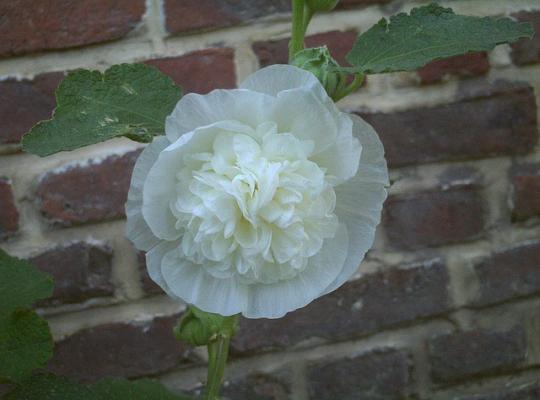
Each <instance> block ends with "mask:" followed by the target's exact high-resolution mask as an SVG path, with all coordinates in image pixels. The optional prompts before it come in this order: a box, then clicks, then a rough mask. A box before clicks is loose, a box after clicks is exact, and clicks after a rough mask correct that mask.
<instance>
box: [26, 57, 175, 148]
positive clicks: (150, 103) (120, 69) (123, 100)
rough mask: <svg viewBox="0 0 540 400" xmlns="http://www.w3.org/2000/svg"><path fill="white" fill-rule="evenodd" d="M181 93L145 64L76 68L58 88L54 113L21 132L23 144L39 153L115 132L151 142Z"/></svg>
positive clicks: (75, 145) (86, 142) (79, 144)
mask: <svg viewBox="0 0 540 400" xmlns="http://www.w3.org/2000/svg"><path fill="white" fill-rule="evenodd" d="M180 97H182V91H181V89H180V88H179V87H178V86H176V85H175V84H174V83H173V81H172V80H171V79H170V78H169V77H167V76H166V75H164V74H162V73H161V72H159V71H158V70H157V69H155V68H154V67H151V66H148V65H145V64H120V65H115V66H113V67H111V68H109V69H108V70H107V71H105V73H101V72H98V71H88V70H77V71H74V72H72V73H70V74H68V76H67V77H66V78H65V79H64V81H63V82H62V83H61V84H60V86H59V88H58V90H57V92H56V104H57V107H56V110H55V112H54V116H53V118H52V119H50V120H48V121H42V122H40V123H38V124H37V125H36V126H34V127H33V128H32V129H31V130H30V132H28V133H27V134H26V135H24V137H23V140H22V145H23V149H24V150H25V151H27V152H29V153H33V154H37V155H39V156H46V155H49V154H54V153H57V152H59V151H62V150H74V149H77V148H79V147H83V146H87V145H91V144H94V143H99V142H103V141H105V140H108V139H112V138H114V137H118V136H126V137H129V138H130V139H133V140H136V141H140V142H149V141H151V140H152V137H153V136H156V135H161V134H163V131H164V126H165V118H166V117H167V116H168V115H169V114H170V113H171V112H172V110H173V108H174V106H175V105H176V103H177V102H178V100H180Z"/></svg>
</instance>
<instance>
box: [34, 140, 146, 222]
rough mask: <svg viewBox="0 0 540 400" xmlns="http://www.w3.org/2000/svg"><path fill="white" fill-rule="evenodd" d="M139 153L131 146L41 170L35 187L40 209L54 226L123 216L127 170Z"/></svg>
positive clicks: (128, 176)
mask: <svg viewBox="0 0 540 400" xmlns="http://www.w3.org/2000/svg"><path fill="white" fill-rule="evenodd" d="M139 154H140V150H135V151H132V152H129V153H126V154H124V155H121V156H117V155H114V156H109V157H107V158H105V159H104V160H100V161H90V162H89V163H87V164H83V165H74V166H69V167H67V168H61V169H59V170H56V171H51V172H49V173H47V174H45V175H44V176H43V177H42V178H41V180H40V182H39V184H38V187H37V191H36V194H37V198H38V200H39V206H40V211H41V213H42V214H43V216H44V217H45V219H47V220H48V221H49V222H50V223H52V224H53V225H58V226H72V225H80V224H84V223H92V222H102V221H109V220H113V219H117V218H122V217H124V215H125V213H124V203H125V202H126V198H127V192H128V189H129V183H130V179H131V172H132V170H133V165H134V164H135V161H136V159H137V157H138V156H139Z"/></svg>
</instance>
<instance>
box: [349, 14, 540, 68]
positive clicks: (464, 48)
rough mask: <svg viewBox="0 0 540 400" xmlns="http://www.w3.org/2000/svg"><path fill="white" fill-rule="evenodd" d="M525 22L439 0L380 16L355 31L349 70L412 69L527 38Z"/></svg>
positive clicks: (531, 31)
mask: <svg viewBox="0 0 540 400" xmlns="http://www.w3.org/2000/svg"><path fill="white" fill-rule="evenodd" d="M532 35H533V29H532V27H531V25H530V24H529V23H518V22H515V21H513V20H511V19H509V18H494V17H470V16H463V15H456V14H454V12H453V11H452V10H451V9H450V8H443V7H440V6H438V5H437V4H430V5H428V6H424V7H420V8H414V9H413V10H412V11H411V14H410V15H407V14H405V13H401V14H398V15H396V16H393V17H391V18H390V22H387V21H386V20H385V19H382V20H380V21H379V22H378V23H377V24H376V25H375V26H373V27H371V28H370V29H369V30H368V31H366V32H365V33H363V34H361V35H359V36H358V38H357V39H356V43H355V44H354V46H353V49H352V50H351V52H350V53H349V54H348V55H347V61H349V63H351V65H353V67H351V68H344V70H346V71H349V72H357V73H358V72H359V73H364V74H377V73H381V72H395V71H410V70H415V69H417V68H419V67H422V66H423V65H425V64H427V63H428V62H430V61H433V60H436V59H439V58H445V57H451V56H455V55H459V54H465V53H468V52H474V51H489V50H491V49H493V48H494V47H495V46H496V45H498V44H502V43H511V42H515V41H516V40H518V39H520V38H531V37H532Z"/></svg>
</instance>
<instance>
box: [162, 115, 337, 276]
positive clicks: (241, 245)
mask: <svg viewBox="0 0 540 400" xmlns="http://www.w3.org/2000/svg"><path fill="white" fill-rule="evenodd" d="M312 150H313V144H312V143H311V142H310V141H301V140H299V139H297V138H296V137H294V136H292V135H290V134H288V133H277V128H276V125H275V124H274V123H270V122H268V123H263V124H261V125H259V126H258V127H257V128H256V129H250V130H247V131H243V132H241V133H240V132H229V131H222V132H220V133H219V134H217V136H216V137H215V139H214V141H213V145H212V151H210V152H204V153H198V154H191V155H190V156H189V159H188V160H185V163H184V165H185V166H184V168H183V169H182V170H181V171H180V172H179V173H178V174H177V188H176V189H177V198H176V199H175V201H173V202H171V205H170V206H171V210H172V212H173V214H174V215H175V217H176V218H177V222H176V227H177V229H180V230H182V231H183V236H182V246H181V251H182V252H183V254H184V256H185V257H186V258H188V259H189V260H191V261H192V262H194V263H197V264H201V266H203V267H204V268H206V269H207V271H208V272H209V273H211V274H212V275H214V276H216V277H230V276H231V275H234V274H236V275H238V276H239V277H240V278H241V279H242V280H243V281H245V282H247V283H254V282H263V283H272V282H277V281H279V280H284V279H290V278H292V277H294V276H296V275H297V274H298V273H299V272H301V271H302V270H303V269H304V268H305V267H306V265H307V259H308V258H309V257H311V256H313V255H315V254H316V253H317V252H318V251H319V250H320V249H321V247H322V245H323V241H324V239H326V238H329V237H333V236H334V235H335V232H336V230H337V225H338V222H337V217H336V216H335V215H334V207H335V193H334V190H333V188H332V186H331V185H330V184H329V183H328V182H327V180H326V178H325V172H324V171H323V170H322V169H321V168H319V166H318V165H317V164H315V163H314V162H312V161H310V160H309V159H308V156H309V154H310V153H311V151H312Z"/></svg>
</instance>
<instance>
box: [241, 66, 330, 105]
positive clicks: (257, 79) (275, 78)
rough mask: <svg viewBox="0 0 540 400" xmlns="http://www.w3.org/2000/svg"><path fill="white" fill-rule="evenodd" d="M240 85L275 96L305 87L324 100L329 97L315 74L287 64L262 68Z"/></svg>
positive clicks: (243, 87)
mask: <svg viewBox="0 0 540 400" xmlns="http://www.w3.org/2000/svg"><path fill="white" fill-rule="evenodd" d="M240 87H241V88H242V89H248V90H253V91H255V92H259V93H264V94H267V95H270V96H274V97H275V96H277V95H278V93H280V92H282V91H285V90H295V89H304V90H307V91H311V92H313V93H314V94H315V96H317V97H318V98H319V100H321V101H322V102H325V101H326V100H327V99H329V97H328V95H327V94H326V91H325V90H324V87H323V86H322V85H321V83H320V82H319V80H318V79H317V77H315V75H313V74H312V73H311V72H308V71H305V70H303V69H301V68H298V67H294V66H292V65H286V64H276V65H271V66H269V67H266V68H262V69H260V70H258V71H256V72H255V73H253V74H251V75H250V76H248V77H247V78H246V79H245V80H244V81H243V82H242V83H241V84H240Z"/></svg>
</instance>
